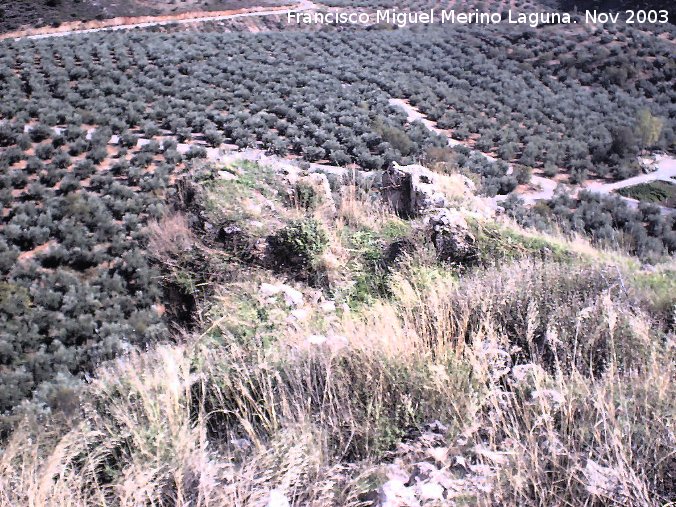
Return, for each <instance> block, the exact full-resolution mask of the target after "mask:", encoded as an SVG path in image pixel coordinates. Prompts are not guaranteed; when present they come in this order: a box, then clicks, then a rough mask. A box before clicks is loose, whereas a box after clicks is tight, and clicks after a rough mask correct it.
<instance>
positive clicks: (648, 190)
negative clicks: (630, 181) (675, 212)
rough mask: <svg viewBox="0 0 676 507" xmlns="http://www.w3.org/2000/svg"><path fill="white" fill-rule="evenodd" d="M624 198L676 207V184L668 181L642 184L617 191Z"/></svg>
mask: <svg viewBox="0 0 676 507" xmlns="http://www.w3.org/2000/svg"><path fill="white" fill-rule="evenodd" d="M617 193H618V194H620V195H622V196H624V197H631V198H632V199H637V200H639V201H644V202H652V203H655V204H661V205H663V206H671V207H673V206H676V184H673V183H669V182H667V181H653V182H650V183H640V184H639V185H634V186H632V187H625V188H621V189H619V190H618V191H617Z"/></svg>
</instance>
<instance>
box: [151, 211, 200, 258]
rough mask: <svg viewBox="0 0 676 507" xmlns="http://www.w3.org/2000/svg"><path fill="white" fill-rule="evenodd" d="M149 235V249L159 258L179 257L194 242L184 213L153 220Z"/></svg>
mask: <svg viewBox="0 0 676 507" xmlns="http://www.w3.org/2000/svg"><path fill="white" fill-rule="evenodd" d="M148 236H149V240H148V251H149V252H150V254H151V255H153V256H155V257H156V258H158V259H168V258H172V257H177V256H178V255H180V254H181V253H182V252H184V251H186V250H189V249H190V248H192V246H193V244H194V238H193V235H192V231H191V230H190V226H189V225H188V221H187V219H186V217H185V215H184V214H182V213H173V214H170V215H167V216H165V217H163V218H161V219H160V220H158V221H155V222H151V223H150V224H149V225H148Z"/></svg>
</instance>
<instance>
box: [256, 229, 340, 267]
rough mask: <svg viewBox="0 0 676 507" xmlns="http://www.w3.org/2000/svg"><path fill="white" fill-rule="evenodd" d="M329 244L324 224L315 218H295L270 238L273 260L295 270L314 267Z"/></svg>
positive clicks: (281, 265)
mask: <svg viewBox="0 0 676 507" xmlns="http://www.w3.org/2000/svg"><path fill="white" fill-rule="evenodd" d="M328 244H329V238H328V236H327V234H326V231H325V230H324V227H323V225H322V224H321V223H320V222H318V221H317V220H315V219H314V218H304V219H301V220H295V221H293V222H291V223H290V224H289V225H287V226H286V227H284V228H282V229H280V230H279V231H277V232H276V233H275V234H273V235H272V236H271V237H270V238H268V246H269V248H270V254H271V256H272V262H273V263H274V264H275V265H277V266H280V267H287V268H291V269H295V270H301V269H306V268H311V267H313V266H314V264H315V263H316V261H317V260H318V259H319V257H320V256H321V255H322V254H323V253H324V251H325V250H326V247H327V246H328Z"/></svg>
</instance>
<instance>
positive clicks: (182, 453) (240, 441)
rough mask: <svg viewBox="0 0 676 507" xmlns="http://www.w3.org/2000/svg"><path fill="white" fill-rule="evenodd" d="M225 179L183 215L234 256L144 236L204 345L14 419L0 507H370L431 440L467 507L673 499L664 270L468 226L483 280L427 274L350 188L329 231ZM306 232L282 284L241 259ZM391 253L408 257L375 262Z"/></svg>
mask: <svg viewBox="0 0 676 507" xmlns="http://www.w3.org/2000/svg"><path fill="white" fill-rule="evenodd" d="M232 170H233V172H234V173H235V174H237V177H236V178H235V179H234V180H232V181H218V182H213V183H208V184H206V185H205V186H204V190H203V191H202V193H201V199H200V200H199V207H200V208H201V209H202V210H203V212H204V213H206V215H203V217H204V216H206V218H207V220H208V221H209V222H210V223H216V224H217V223H227V224H230V225H234V226H236V227H238V228H239V230H241V231H242V236H241V237H242V238H245V239H246V241H241V242H239V243H238V247H237V248H232V245H230V246H227V245H226V246H225V247H224V246H223V245H222V244H221V245H220V247H219V246H218V244H217V242H216V240H215V239H214V238H215V237H216V236H214V235H212V236H210V235H209V233H208V232H204V231H200V230H199V229H197V230H192V231H191V230H190V229H189V228H188V227H187V223H188V222H189V220H186V219H182V218H180V215H179V216H178V218H177V217H176V216H174V217H168V218H167V219H166V220H165V221H164V222H163V223H162V224H159V225H158V227H156V228H155V229H154V234H155V240H154V241H155V243H154V248H153V249H151V250H152V251H154V252H155V254H156V255H157V256H158V258H160V259H161V260H162V261H163V262H164V263H165V264H166V266H167V267H168V269H167V276H170V277H175V278H177V279H181V280H183V282H184V283H185V284H186V285H187V286H190V285H191V283H190V278H191V276H194V275H195V273H191V272H190V269H194V265H195V264H194V260H195V257H196V256H197V254H196V252H199V253H200V255H199V257H200V258H202V259H206V262H207V265H206V268H205V269H207V268H208V269H209V270H210V271H211V272H212V273H213V276H212V277H211V282H210V284H211V287H210V291H209V297H208V298H206V299H204V300H203V301H202V304H201V308H200V312H199V314H200V317H201V325H200V326H199V327H200V330H199V331H198V332H196V333H194V334H192V335H185V336H183V337H182V338H180V339H179V340H178V342H177V343H174V344H166V345H162V346H159V347H157V348H154V349H152V350H149V351H137V352H133V353H131V354H130V355H129V356H127V357H125V358H122V359H119V360H118V361H116V362H115V363H112V364H109V365H105V366H103V367H102V368H101V369H100V370H99V371H98V372H97V375H96V377H95V379H94V380H93V381H92V382H91V383H90V384H89V385H88V386H87V387H86V388H85V389H84V391H83V392H82V393H80V394H81V396H80V397H81V400H82V408H74V407H70V412H64V411H61V412H59V411H58V410H57V411H55V412H54V414H53V415H52V416H50V418H49V419H48V421H44V420H32V421H31V415H30V414H27V417H28V420H29V422H31V424H25V425H23V426H22V429H21V430H19V431H17V432H16V433H15V434H14V436H13V438H12V440H11V441H10V442H9V444H8V446H7V448H6V450H5V452H4V453H2V454H1V455H0V505H3V506H4V505H7V506H9V505H12V506H16V505H103V504H104V503H106V504H107V505H125V506H127V505H129V506H131V505H139V504H150V503H152V504H154V505H184V506H187V505H191V506H195V505H233V506H234V505H265V503H266V502H267V499H268V497H269V495H270V490H271V489H273V488H275V489H277V490H279V491H281V492H282V493H283V494H286V495H288V496H289V497H290V498H291V499H292V501H293V505H317V506H319V505H322V506H323V505H336V506H345V505H368V503H364V502H363V501H362V500H363V499H364V498H365V497H364V496H363V495H364V494H366V493H368V492H369V491H371V490H373V489H374V488H376V487H377V486H379V485H380V484H382V483H383V482H384V480H386V479H385V472H386V466H385V464H384V462H383V458H384V457H385V456H387V455H388V453H389V452H390V451H392V450H394V449H396V448H397V447H396V444H397V443H398V442H400V441H401V440H402V438H404V437H405V436H406V435H407V434H408V433H409V432H410V431H411V429H412V428H415V427H420V426H421V425H422V424H423V423H425V422H429V421H432V420H438V421H441V422H442V423H444V424H445V425H446V426H448V428H449V433H448V435H447V439H448V441H447V442H446V443H445V446H446V447H448V449H449V451H448V453H447V457H446V458H443V457H442V458H440V459H441V461H442V464H443V465H446V467H447V469H449V470H456V469H455V468H451V465H452V462H453V460H454V457H453V456H455V455H456V454H458V453H459V455H461V456H464V457H465V458H466V459H467V461H468V462H470V463H471V464H473V465H484V466H486V467H488V469H490V471H491V473H490V474H489V475H490V485H491V487H490V488H488V489H487V490H486V491H483V492H479V491H475V490H469V489H468V490H467V491H466V492H464V493H463V494H464V496H463V499H464V501H465V502H466V503H467V504H469V505H516V504H518V505H563V504H565V505H590V504H592V503H594V502H612V501H613V498H614V499H615V500H614V501H617V498H618V497H617V494H618V491H609V490H604V489H603V487H600V486H599V485H598V484H596V483H595V482H594V479H593V478H590V475H589V471H590V466H592V465H590V463H592V464H593V466H596V464H598V465H599V466H601V467H602V468H601V470H602V471H603V473H605V474H606V475H605V476H604V475H603V474H602V476H603V477H610V478H611V479H612V480H611V479H608V480H611V483H614V484H616V485H617V484H619V486H618V488H620V489H619V493H621V494H622V495H624V498H623V499H622V503H623V504H625V505H657V504H659V503H660V502H664V501H667V500H669V499H670V498H672V499H673V497H674V495H675V494H676V486H675V485H674V483H673V477H670V476H669V471H670V470H673V467H674V465H675V464H676V463H674V457H673V452H672V450H673V435H672V433H671V429H670V427H669V418H670V417H671V416H673V413H674V409H675V408H676V407H675V406H674V399H676V396H675V394H676V393H675V392H674V386H673V382H672V380H673V376H674V374H675V373H676V371H674V364H675V363H674V361H673V359H674V357H673V324H674V322H673V318H674V315H673V310H674V294H676V292H674V291H673V290H671V289H672V288H673V283H674V279H675V278H674V276H673V275H674V271H673V266H672V265H668V264H667V265H664V266H661V267H660V268H658V270H657V271H655V272H653V273H642V272H640V271H638V263H637V262H636V261H635V260H634V259H631V258H627V257H624V256H622V255H621V254H618V253H615V252H600V251H598V250H596V249H593V248H592V247H590V246H589V245H587V244H586V243H584V242H581V241H572V242H571V241H567V240H563V239H561V238H555V237H545V236H538V235H534V234H532V233H530V232H526V231H522V230H519V229H518V228H516V227H514V226H512V225H510V224H509V223H496V222H493V221H491V220H488V221H484V220H479V219H470V224H471V227H472V229H473V230H474V233H475V235H476V236H477V240H478V244H479V247H480V250H481V259H482V262H481V263H480V264H479V265H478V266H475V267H462V266H449V265H439V264H437V263H436V262H435V259H434V253H433V251H431V250H430V247H429V246H427V245H425V244H423V242H422V236H421V234H422V233H421V232H419V230H418V227H417V225H416V224H415V223H409V222H404V221H402V220H400V219H399V218H397V217H396V216H394V215H392V214H391V213H390V212H388V210H387V209H385V208H384V207H382V206H380V205H378V204H377V203H375V204H374V203H373V201H372V200H371V199H369V198H368V197H367V196H365V195H363V194H362V193H360V192H359V191H358V190H357V189H350V188H348V189H347V190H345V191H344V192H343V194H342V198H341V199H340V202H339V205H338V209H337V212H336V214H337V218H334V215H333V212H332V211H331V210H330V207H327V206H326V203H325V202H324V203H322V201H321V199H317V200H312V203H313V204H312V205H311V206H309V208H310V209H304V207H303V206H301V205H300V204H301V202H299V201H298V200H295V201H294V200H293V199H289V198H287V197H285V192H284V189H285V186H284V185H283V184H281V183H280V182H279V181H278V180H277V179H276V178H275V177H274V175H272V173H271V172H270V171H268V170H266V169H264V168H258V167H256V166H246V173H242V172H238V171H237V170H236V168H233V169H232ZM252 175H253V176H252ZM467 199H469V200H470V202H471V198H470V197H467ZM307 202H308V201H307V200H303V201H302V203H305V204H307ZM470 202H466V203H464V204H465V205H469V204H470ZM193 211H194V210H193ZM190 216H192V215H189V217H188V218H190ZM303 217H305V218H306V219H307V218H308V217H311V218H312V219H313V220H316V221H318V222H319V223H321V224H322V227H323V228H324V229H325V230H326V235H327V237H328V240H329V241H328V245H327V247H326V249H325V250H324V252H323V253H322V254H321V255H316V256H315V257H314V258H312V259H311V262H310V263H309V264H308V265H306V266H304V268H303V270H302V271H300V272H299V271H294V270H293V269H291V270H289V271H285V272H279V271H277V272H273V271H271V270H270V269H268V267H267V266H266V265H265V264H264V263H263V262H259V257H257V256H258V255H259V254H258V253H257V252H258V251H259V250H260V248H259V246H260V245H259V244H258V243H259V241H257V238H260V237H263V236H265V235H268V234H270V233H271V232H273V231H275V230H278V229H280V228H281V227H283V226H284V224H286V223H289V222H290V221H293V220H297V219H303ZM398 239H407V240H409V241H410V242H411V243H412V244H413V245H414V247H413V250H412V251H410V255H409V256H407V257H406V256H405V257H403V258H401V259H400V261H399V262H397V263H394V264H390V265H389V266H388V265H387V264H383V263H382V262H381V261H382V260H383V252H384V251H387V247H388V245H390V244H392V243H393V242H394V241H395V240H398ZM385 266H388V267H385ZM319 275H321V276H319ZM186 279H187V280H188V281H186ZM280 281H286V282H287V283H289V284H290V285H293V286H294V287H295V288H297V289H298V290H300V291H301V292H302V293H303V295H304V300H305V303H304V304H303V305H302V307H301V308H296V313H293V312H294V309H293V308H292V307H289V306H288V304H286V303H285V301H284V298H283V297H282V296H280V295H278V296H271V297H268V296H265V295H263V294H262V293H261V291H260V287H261V285H262V284H263V283H273V284H274V283H278V282H280ZM308 283H311V284H313V285H315V287H311V286H309V285H308ZM318 290H319V292H318ZM328 301H332V302H333V304H334V305H335V308H336V309H335V310H334V309H332V307H331V304H328V306H327V303H328ZM299 309H301V310H303V311H304V314H303V313H298V312H297V310H299ZM320 335H321V336H322V337H324V338H325V339H326V340H325V341H324V342H323V344H321V345H318V343H319V342H320V341H321V339H320V338H319V336H320ZM517 364H521V365H526V364H529V365H532V366H531V367H530V370H529V371H531V374H529V375H527V376H526V377H525V378H524V379H521V380H518V379H517V377H516V375H515V372H514V371H513V370H512V369H511V368H512V366H514V365H517ZM47 422H49V423H50V424H49V425H47V424H46V423H47ZM37 435H40V437H39V438H38V437H37ZM629 436H631V438H629ZM459 437H462V439H464V440H463V441H464V442H466V443H465V444H464V446H463V447H462V449H459V448H457V446H456V447H454V445H455V444H454V442H457V441H458V440H457V439H458V438H459ZM477 446H479V447H477ZM478 448H481V449H483V450H484V451H482V454H480V453H478V452H476V451H475V450H476V449H478ZM454 453H455V454H454ZM463 453H464V454H463ZM491 453H493V454H491ZM495 453H498V454H495ZM487 456H488V457H487ZM491 456H493V458H490V457H491ZM495 456H504V459H503V458H501V459H499V460H497V458H495ZM401 466H402V467H404V468H406V467H408V468H407V469H409V470H410V469H412V467H413V463H407V462H405V460H404V462H402V463H401ZM592 468H593V467H592ZM453 473H457V475H458V479H460V478H462V476H463V475H462V474H461V473H460V471H456V472H453ZM613 481H614V482H613ZM104 501H105V502H104Z"/></svg>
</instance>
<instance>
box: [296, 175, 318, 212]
mask: <svg viewBox="0 0 676 507" xmlns="http://www.w3.org/2000/svg"><path fill="white" fill-rule="evenodd" d="M320 201H321V198H320V196H319V194H318V193H317V190H316V189H315V187H313V186H312V185H311V184H309V183H306V182H304V181H299V182H298V183H296V185H295V186H294V188H293V193H292V194H291V203H292V204H293V205H294V206H297V207H298V208H300V209H303V210H306V211H312V210H314V209H316V208H317V206H318V205H319V204H320Z"/></svg>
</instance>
